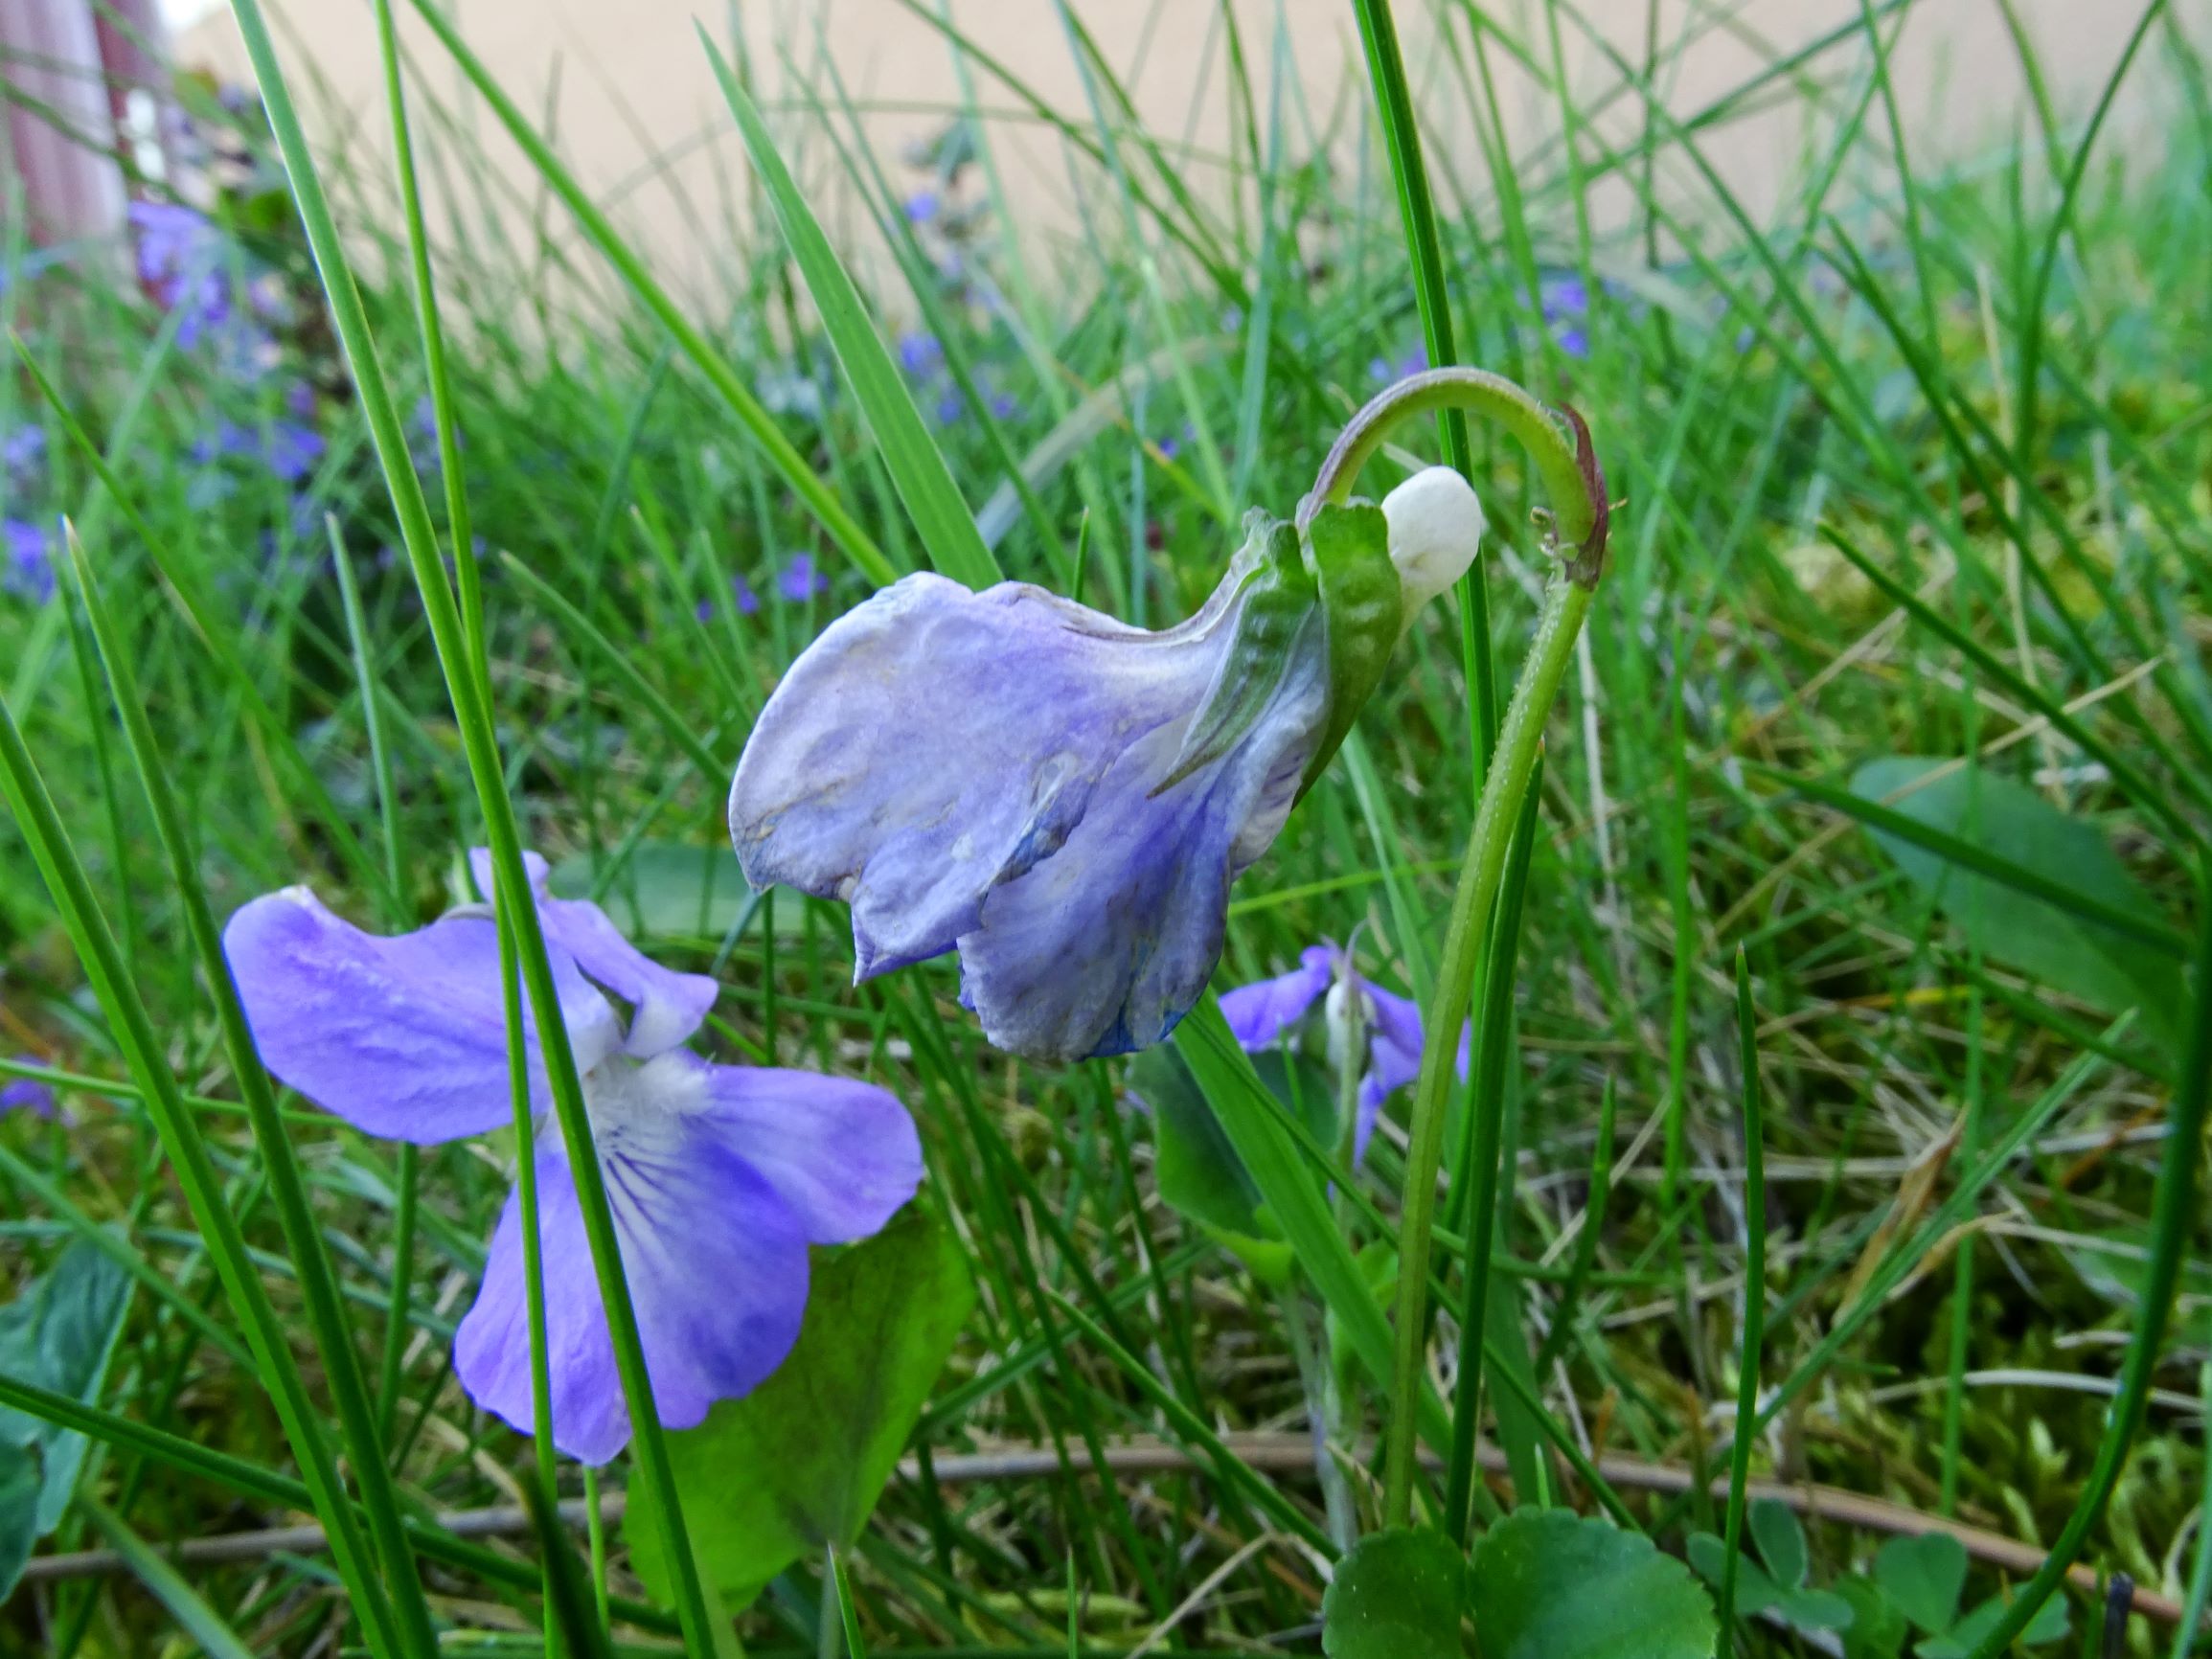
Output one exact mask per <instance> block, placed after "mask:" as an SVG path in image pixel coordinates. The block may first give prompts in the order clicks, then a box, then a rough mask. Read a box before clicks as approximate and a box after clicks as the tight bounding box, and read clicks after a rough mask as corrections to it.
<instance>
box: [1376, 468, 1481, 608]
mask: <svg viewBox="0 0 2212 1659" xmlns="http://www.w3.org/2000/svg"><path fill="white" fill-rule="evenodd" d="M1382 516H1383V517H1384V518H1385V519H1386V520H1388V521H1389V525H1390V562H1391V563H1392V564H1393V565H1394V566H1396V567H1397V570H1398V580H1399V581H1400V582H1401V583H1402V584H1403V588H1404V596H1405V608H1404V610H1403V612H1402V617H1403V622H1404V623H1405V624H1410V623H1411V622H1412V621H1413V616H1414V613H1415V612H1416V611H1418V610H1420V609H1421V607H1422V606H1423V605H1425V604H1426V603H1427V602H1429V601H1430V600H1432V599H1434V598H1435V597H1436V596H1437V595H1438V594H1440V593H1442V592H1443V591H1444V590H1445V589H1446V588H1448V587H1449V586H1450V585H1451V584H1452V583H1453V582H1455V581H1457V580H1459V579H1460V578H1461V577H1462V576H1464V575H1465V574H1466V573H1467V567H1468V566H1469V565H1471V564H1472V563H1473V562H1474V558H1475V555H1476V554H1478V553H1479V552H1481V551H1482V531H1483V516H1482V503H1481V501H1479V500H1478V499H1477V498H1476V496H1475V493H1474V489H1473V486H1471V485H1470V484H1469V483H1468V482H1467V480H1466V479H1464V478H1462V477H1461V476H1460V475H1459V474H1458V473H1456V472H1454V471H1453V470H1452V469H1451V468H1450V467H1448V466H1430V467H1427V468H1425V470H1423V471H1420V472H1416V473H1415V474H1414V475H1413V476H1412V477H1411V478H1408V479H1407V480H1406V481H1405V482H1404V483H1403V484H1401V485H1400V486H1399V487H1398V488H1397V489H1393V490H1392V491H1391V492H1390V493H1389V494H1388V495H1386V496H1384V497H1383V498H1382Z"/></svg>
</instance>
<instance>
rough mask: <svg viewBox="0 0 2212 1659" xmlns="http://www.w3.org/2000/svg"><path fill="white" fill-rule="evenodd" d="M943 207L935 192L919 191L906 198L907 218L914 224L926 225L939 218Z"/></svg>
mask: <svg viewBox="0 0 2212 1659" xmlns="http://www.w3.org/2000/svg"><path fill="white" fill-rule="evenodd" d="M943 206H944V204H943V203H942V202H940V201H939V200H938V199H937V193H936V192H935V191H933V190H918V191H916V192H915V193H913V194H912V195H910V196H908V197H907V198H906V201H905V210H906V217H907V218H908V220H910V221H911V222H912V223H914V224H918V225H925V224H927V223H928V222H929V221H930V220H931V219H933V218H935V217H936V216H937V215H938V212H939V210H940V209H941V208H942V207H943Z"/></svg>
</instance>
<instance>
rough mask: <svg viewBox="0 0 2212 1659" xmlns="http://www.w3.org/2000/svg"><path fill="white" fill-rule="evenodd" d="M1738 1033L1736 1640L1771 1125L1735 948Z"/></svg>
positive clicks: (1728, 1638) (1761, 1340) (1727, 1574)
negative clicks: (1740, 1211)
mask: <svg viewBox="0 0 2212 1659" xmlns="http://www.w3.org/2000/svg"><path fill="white" fill-rule="evenodd" d="M1736 1036H1737V1041H1738V1043H1739V1045H1740V1049H1739V1053H1740V1056H1741V1063H1742V1065H1743V1068H1744V1340H1743V1354H1742V1357H1741V1359H1740V1360H1739V1362H1738V1363H1739V1366H1740V1372H1739V1375H1738V1377H1737V1385H1736V1439H1735V1444H1734V1445H1733V1446H1732V1447H1731V1448H1730V1456H1729V1459H1728V1519H1727V1530H1726V1534H1725V1537H1726V1541H1727V1550H1726V1552H1725V1554H1724V1555H1723V1556H1722V1568H1721V1598H1720V1608H1721V1620H1720V1623H1721V1635H1720V1646H1719V1647H1718V1648H1716V1651H1717V1652H1718V1653H1719V1654H1720V1655H1721V1656H1722V1659H1726V1655H1727V1653H1728V1651H1729V1649H1730V1648H1731V1647H1732V1646H1733V1645H1734V1643H1735V1640H1736V1636H1735V1614H1736V1566H1737V1563H1738V1562H1739V1561H1740V1560H1742V1559H1743V1555H1744V1489H1745V1485H1746V1484H1747V1483H1748V1482H1749V1481H1750V1479H1751V1443H1752V1442H1753V1441H1754V1440H1755V1439H1757V1438H1758V1437H1757V1436H1756V1434H1755V1433H1754V1432H1753V1430H1752V1424H1753V1423H1754V1422H1755V1421H1756V1420H1757V1419H1758V1416H1759V1352H1760V1350H1761V1348H1762V1347H1763V1346H1764V1344H1765V1337H1766V1328H1767V1131H1766V1114H1765V1112H1764V1111H1763V1110H1762V1109H1761V1104H1760V1087H1759V1016H1758V1013H1757V1011H1756V1010H1754V1009H1753V1007H1752V1005H1751V966H1750V964H1749V962H1748V961H1747V960H1746V959H1745V954H1744V949H1743V946H1741V945H1739V946H1737V948H1736Z"/></svg>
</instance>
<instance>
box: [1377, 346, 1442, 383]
mask: <svg viewBox="0 0 2212 1659" xmlns="http://www.w3.org/2000/svg"><path fill="white" fill-rule="evenodd" d="M1427 367H1428V350H1427V348H1426V347H1424V346H1415V347H1413V348H1412V349H1411V350H1410V351H1408V352H1406V353H1405V354H1404V355H1403V356H1402V357H1377V358H1375V359H1374V360H1373V361H1371V362H1370V363H1369V364H1368V365H1367V377H1368V379H1370V380H1372V381H1374V382H1375V383H1376V384H1377V385H1380V386H1394V385H1396V384H1397V383H1398V382H1399V381H1401V380H1402V379H1404V378H1405V377H1406V376H1407V375H1418V374H1420V373H1422V372H1423V371H1424V370H1425V369H1426V368H1427Z"/></svg>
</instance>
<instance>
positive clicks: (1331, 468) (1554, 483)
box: [1298, 369, 1608, 587]
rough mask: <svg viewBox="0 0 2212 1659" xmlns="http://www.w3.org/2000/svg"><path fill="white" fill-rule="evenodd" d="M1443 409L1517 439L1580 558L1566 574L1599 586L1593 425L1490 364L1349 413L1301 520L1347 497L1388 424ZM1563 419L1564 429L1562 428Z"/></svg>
mask: <svg viewBox="0 0 2212 1659" xmlns="http://www.w3.org/2000/svg"><path fill="white" fill-rule="evenodd" d="M1440 409H1464V410H1466V411H1467V412H1468V413H1469V414H1471V415H1481V416H1484V417H1486V418H1487V419H1489V420H1494V421H1496V422H1497V424H1499V425H1500V426H1503V427H1504V428H1505V429H1506V430H1507V431H1508V432H1510V433H1512V434H1513V435H1514V437H1516V438H1517V439H1519V440H1520V443H1521V446H1522V447H1523V448H1525V449H1526V450H1527V451H1528V453H1529V459H1530V460H1532V461H1534V462H1535V463H1536V468H1537V474H1538V476H1539V477H1540V478H1541V479H1542V480H1543V487H1544V493H1545V494H1546V495H1547V496H1548V497H1549V498H1550V500H1551V510H1552V514H1553V531H1554V535H1553V539H1554V540H1555V542H1556V543H1557V544H1558V545H1560V546H1562V547H1572V548H1574V549H1575V552H1576V557H1574V558H1573V559H1572V560H1571V561H1569V562H1568V564H1567V575H1568V577H1569V578H1570V579H1571V580H1574V581H1575V582H1576V583H1577V584H1579V585H1581V586H1583V587H1595V586H1597V583H1598V578H1599V576H1600V575H1601V574H1603V572H1604V569H1605V557H1606V530H1607V522H1608V509H1607V501H1606V478H1605V474H1604V472H1602V471H1601V470H1600V469H1599V467H1598V461H1597V455H1596V452H1595V451H1594V450H1593V449H1592V448H1591V446H1590V432H1589V428H1588V427H1587V426H1586V425H1585V424H1584V423H1583V418H1582V417H1581V416H1580V415H1578V414H1577V413H1575V411H1574V410H1573V409H1572V408H1571V407H1568V406H1566V405H1563V404H1562V406H1561V407H1560V408H1559V409H1558V410H1557V411H1556V412H1555V411H1554V410H1553V409H1551V408H1550V407H1549V406H1547V405H1546V404H1543V403H1540V402H1539V401H1538V400H1537V399H1536V398H1532V397H1531V396H1529V394H1528V393H1527V392H1525V391H1523V390H1522V389H1521V388H1520V387H1519V386H1517V385H1516V384H1515V383H1514V382H1513V381H1511V380H1508V379H1507V378H1506V377H1505V376H1504V375H1494V374H1492V373H1491V372H1490V371H1489V370H1487V369H1430V370H1428V371H1427V372H1425V374H1420V375H1407V376H1406V377H1405V378H1404V379H1402V380H1401V381H1399V382H1398V383H1397V384H1396V385H1394V386H1391V387H1389V388H1387V389H1386V390H1384V391H1382V392H1380V393H1379V394H1378V395H1377V396H1376V397H1375V398H1373V399H1372V400H1371V401H1370V402H1369V403H1368V404H1367V406H1366V407H1365V408H1364V409H1362V410H1360V411H1359V413H1358V414H1357V415H1355V416H1353V417H1352V420H1351V422H1350V423H1349V424H1348V425H1346V426H1345V428H1344V430H1343V432H1341V433H1340V434H1339V435H1338V436H1337V439H1336V442H1335V443H1334V445H1333V446H1332V447H1331V448H1330V450H1329V453H1328V454H1327V455H1326V456H1325V457H1323V459H1322V462H1321V471H1320V473H1319V475H1318V476H1317V477H1316V478H1315V479H1314V480H1313V493H1312V494H1311V495H1310V496H1308V497H1307V498H1306V501H1305V504H1304V505H1302V506H1301V507H1300V508H1299V510H1298V519H1299V522H1300V523H1301V524H1303V523H1305V522H1306V521H1307V520H1308V519H1310V518H1311V516H1312V514H1313V511H1314V510H1315V509H1317V508H1318V507H1319V506H1320V505H1321V504H1322V503H1324V502H1342V501H1344V500H1345V499H1347V498H1348V497H1349V496H1350V495H1351V493H1352V485H1353V482H1354V481H1355V480H1356V479H1357V478H1358V476H1359V471H1360V468H1362V467H1363V466H1366V465H1367V463H1368V461H1369V460H1370V459H1371V458H1372V457H1373V456H1374V454H1375V452H1376V451H1377V450H1378V449H1380V448H1381V447H1382V440H1383V437H1384V436H1385V435H1386V434H1387V433H1388V432H1389V430H1390V428H1391V427H1393V426H1395V425H1397V424H1398V422H1399V421H1401V420H1406V419H1408V418H1409V417H1412V416H1415V415H1428V414H1433V413H1435V412H1436V411H1437V410H1440ZM1562 420H1564V421H1565V422H1566V425H1567V428H1568V430H1567V431H1562V430H1561V429H1560V422H1561V421H1562ZM1569 432H1571V433H1572V438H1571V440H1570V438H1569Z"/></svg>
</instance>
